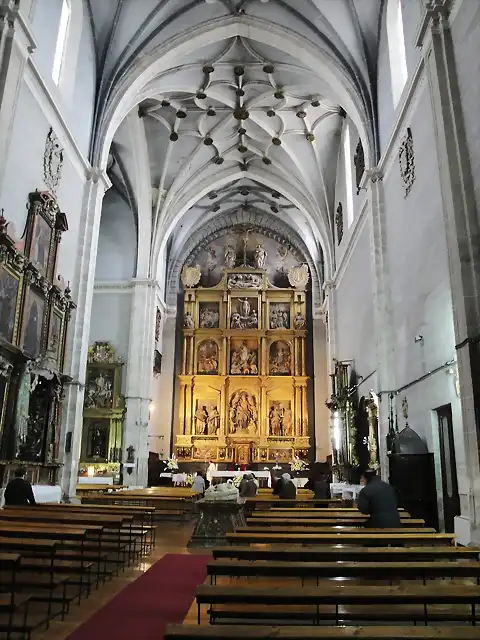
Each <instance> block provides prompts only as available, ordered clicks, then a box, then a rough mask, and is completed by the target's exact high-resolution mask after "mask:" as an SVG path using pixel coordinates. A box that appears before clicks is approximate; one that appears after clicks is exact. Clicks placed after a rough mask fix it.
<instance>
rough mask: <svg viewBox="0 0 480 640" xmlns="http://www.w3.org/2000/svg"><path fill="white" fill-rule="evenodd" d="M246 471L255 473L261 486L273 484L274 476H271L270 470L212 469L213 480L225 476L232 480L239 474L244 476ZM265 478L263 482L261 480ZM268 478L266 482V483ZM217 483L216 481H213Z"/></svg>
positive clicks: (224, 477) (226, 478)
mask: <svg viewBox="0 0 480 640" xmlns="http://www.w3.org/2000/svg"><path fill="white" fill-rule="evenodd" d="M246 473H253V475H254V476H255V477H256V478H257V480H258V482H259V484H260V486H262V484H263V485H265V484H266V485H267V487H271V486H272V478H271V476H270V471H212V480H215V479H218V478H223V479H224V480H231V479H233V478H238V476H241V477H242V478H243V476H244V475H245V474H246ZM261 479H263V480H264V481H263V483H262V482H260V480H261ZM265 480H266V483H265ZM213 484H215V483H213Z"/></svg>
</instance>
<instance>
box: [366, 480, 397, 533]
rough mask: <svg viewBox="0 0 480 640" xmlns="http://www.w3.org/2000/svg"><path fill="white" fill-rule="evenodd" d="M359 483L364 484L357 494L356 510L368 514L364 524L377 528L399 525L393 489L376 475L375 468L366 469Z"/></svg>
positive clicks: (393, 527) (391, 527) (390, 527)
mask: <svg viewBox="0 0 480 640" xmlns="http://www.w3.org/2000/svg"><path fill="white" fill-rule="evenodd" d="M360 482H361V484H363V485H365V486H364V487H363V489H362V490H361V491H360V493H359V494H358V500H357V506H358V510H359V511H361V512H362V513H364V514H365V515H368V516H369V518H368V520H367V522H366V524H365V526H367V527H373V528H377V529H395V528H397V527H401V526H402V523H401V520H400V514H399V512H398V508H397V507H398V503H397V496H396V494H395V489H394V488H393V487H392V485H391V484H388V482H384V481H383V480H381V479H380V478H379V477H378V476H377V472H376V471H375V469H367V470H366V471H364V472H363V474H362V479H361V481H360Z"/></svg>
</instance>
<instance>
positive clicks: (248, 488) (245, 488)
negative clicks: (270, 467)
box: [238, 473, 258, 498]
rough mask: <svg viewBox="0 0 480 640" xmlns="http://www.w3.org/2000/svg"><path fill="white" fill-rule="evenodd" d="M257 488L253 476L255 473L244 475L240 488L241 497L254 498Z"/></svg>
mask: <svg viewBox="0 0 480 640" xmlns="http://www.w3.org/2000/svg"><path fill="white" fill-rule="evenodd" d="M257 489H258V486H257V484H256V482H255V478H254V477H253V473H246V474H245V475H244V476H243V478H242V481H241V482H240V487H239V489H238V491H239V494H240V497H241V498H254V497H255V496H256V495H257Z"/></svg>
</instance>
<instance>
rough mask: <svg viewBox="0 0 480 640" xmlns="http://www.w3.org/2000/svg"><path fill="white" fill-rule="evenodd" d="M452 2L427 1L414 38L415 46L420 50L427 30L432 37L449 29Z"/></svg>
mask: <svg viewBox="0 0 480 640" xmlns="http://www.w3.org/2000/svg"><path fill="white" fill-rule="evenodd" d="M451 5H452V0H428V2H427V5H426V7H425V11H424V13H423V17H422V20H421V22H420V26H419V28H418V31H417V36H416V38H415V44H416V46H417V47H418V48H419V49H421V48H422V47H423V45H424V43H425V39H426V37H427V35H428V32H429V29H430V32H431V33H432V34H433V35H439V34H440V33H441V32H442V31H443V30H444V29H447V28H449V27H450V23H449V20H448V19H449V15H450V8H451Z"/></svg>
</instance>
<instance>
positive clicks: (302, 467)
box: [274, 456, 308, 471]
mask: <svg viewBox="0 0 480 640" xmlns="http://www.w3.org/2000/svg"><path fill="white" fill-rule="evenodd" d="M274 469H275V467H274ZM290 469H291V471H307V469H308V464H307V463H306V462H304V461H303V460H300V458H299V457H298V456H295V457H294V459H293V460H292V462H291V463H290Z"/></svg>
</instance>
